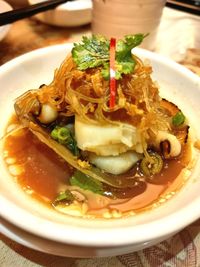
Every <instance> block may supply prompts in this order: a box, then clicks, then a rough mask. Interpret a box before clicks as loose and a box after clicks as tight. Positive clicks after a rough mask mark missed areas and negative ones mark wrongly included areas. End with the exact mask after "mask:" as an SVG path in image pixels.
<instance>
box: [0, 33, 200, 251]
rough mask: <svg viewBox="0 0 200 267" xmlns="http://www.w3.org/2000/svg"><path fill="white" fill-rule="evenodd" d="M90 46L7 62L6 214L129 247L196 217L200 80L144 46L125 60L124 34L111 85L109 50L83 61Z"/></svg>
mask: <svg viewBox="0 0 200 267" xmlns="http://www.w3.org/2000/svg"><path fill="white" fill-rule="evenodd" d="M137 37H138V36H137ZM140 37H141V36H140ZM134 38H135V37H133V39H134ZM85 41H86V40H85ZM87 41H88V42H89V41H91V40H90V39H89V38H88V39H87ZM101 41H102V40H101ZM129 41H130V39H129ZM102 42H103V41H102ZM126 42H127V40H126V39H125V41H124V43H125V44H126ZM97 43H98V42H97ZM133 43H134V42H133ZM83 44H84V42H83V43H81V44H77V45H75V46H74V47H73V45H71V44H68V45H62V46H54V47H49V48H45V49H41V50H38V51H35V52H31V53H29V54H27V55H24V56H22V57H20V58H18V59H15V60H14V61H11V62H9V63H7V64H6V65H4V66H3V67H2V71H1V73H2V75H1V84H3V88H6V89H4V90H2V91H1V94H2V97H1V101H2V104H1V114H3V116H2V124H1V133H2V136H4V138H3V139H2V144H1V149H2V158H1V169H2V175H1V185H2V186H1V207H3V208H2V209H1V216H2V217H3V218H5V219H7V220H8V221H10V222H11V223H14V224H15V225H16V226H17V227H20V228H22V229H24V230H26V231H28V232H30V233H32V234H34V235H37V236H40V237H42V238H46V239H49V240H53V241H57V242H60V243H64V244H71V245H76V246H77V245H78V246H83V247H85V246H89V247H90V253H91V255H92V254H95V253H96V255H98V252H97V251H104V252H102V253H103V255H114V254H120V253H121V254H123V253H126V252H129V251H134V250H136V249H141V248H143V247H145V246H147V245H152V244H155V243H157V242H159V241H161V240H163V239H165V238H167V237H168V236H170V235H172V234H174V233H175V232H177V231H179V230H180V229H182V228H183V227H184V226H186V225H187V224H189V223H190V222H192V221H194V220H195V219H197V218H198V216H199V214H198V212H197V209H196V207H197V205H199V201H200V199H199V197H198V186H197V185H198V183H199V181H198V175H199V168H200V167H199V141H198V140H199V135H200V132H199V131H200V130H199V126H198V117H199V108H198V101H199V98H200V91H199V79H198V77H196V76H195V75H194V74H192V73H190V71H188V70H186V69H184V68H183V67H181V66H179V65H178V64H176V63H174V62H171V61H170V60H168V59H166V58H163V57H161V56H159V55H156V54H154V53H151V52H147V51H145V50H141V49H133V50H132V54H131V59H130V58H129V60H128V63H131V64H129V65H128V67H129V69H128V71H127V68H126V69H125V70H124V69H123V68H122V66H121V67H119V68H118V66H120V64H121V65H123V64H124V65H125V64H127V62H126V60H123V64H122V60H121V58H119V44H117V46H116V48H115V53H116V56H117V57H116V59H117V60H118V62H117V64H118V66H117V68H114V72H115V79H114V86H110V84H111V83H113V82H111V78H112V71H110V69H109V68H111V67H110V66H111V65H112V64H111V63H112V62H111V58H109V57H108V58H106V56H105V62H104V63H103V65H101V64H100V65H98V66H94V65H92V66H91V67H88V62H87V64H86V65H81V64H82V63H84V61H81V59H82V58H81V56H82V55H83V53H82V51H83V47H82V46H83ZM105 46H106V48H105V49H107V50H106V51H108V47H109V44H108V43H107V41H106V44H105ZM72 49H73V50H72ZM131 49H132V47H131ZM71 50H72V54H70V53H71ZM80 51H81V53H82V54H79V52H80ZM130 51H131V50H130ZM130 51H129V52H130ZM110 54H111V53H110ZM66 56H67V58H66V59H65V61H64V63H62V65H61V67H60V68H58V67H59V65H60V63H61V62H62V61H63V59H64V58H65V57H66ZM77 59H78V60H77ZM79 59H80V60H79ZM126 59H127V58H126ZM141 59H142V60H143V61H142V60H141ZM146 59H148V62H146V61H145V60H146ZM106 60H107V61H106ZM117 60H116V61H117ZM108 61H109V62H110V65H109V64H107V63H108ZM80 62H81V63H80ZM98 64H99V63H98ZM108 65H109V66H108ZM124 65H123V67H124ZM151 66H152V67H151ZM56 68H57V70H56V71H55V72H54V70H55V69H56ZM102 69H103V71H102ZM152 69H153V74H152ZM123 71H124V72H123ZM109 74H110V77H109ZM163 74H165V75H163ZM117 75H118V76H117ZM8 77H13V78H12V79H10V78H8ZM109 79H110V80H109ZM155 81H156V82H155ZM158 84H159V86H158ZM36 88H39V89H36ZM188 88H190V89H189V90H188ZM113 92H114V93H113ZM133 92H134V93H133ZM111 95H114V97H111ZM102 99H103V100H102ZM5 131H6V133H5ZM14 214H15V215H14ZM186 214H187V216H186ZM188 214H190V216H189V215H188ZM36 223H37V224H38V223H39V225H40V227H35V225H36ZM105 248H108V250H106V251H107V252H106V254H105ZM119 248H120V250H119ZM92 250H93V253H92V252H91V251H92ZM74 251H76V250H74ZM109 251H110V252H109ZM119 251H120V252H119ZM74 253H75V255H76V256H78V255H77V252H74ZM90 253H89V254H90ZM109 253H110V254H109ZM86 254H87V255H86V256H88V255H89V254H88V252H87V253H86ZM70 255H72V254H71V252H70ZM75 255H73V256H75ZM101 255H102V254H101Z"/></svg>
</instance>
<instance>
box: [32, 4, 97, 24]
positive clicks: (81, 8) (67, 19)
mask: <svg viewBox="0 0 200 267" xmlns="http://www.w3.org/2000/svg"><path fill="white" fill-rule="evenodd" d="M44 1H46V0H43V1H41V0H29V3H30V4H31V5H33V4H37V3H39V2H44ZM91 13H92V0H74V1H70V2H67V3H65V4H62V5H59V6H58V7H57V8H55V9H54V10H49V11H46V12H43V13H39V14H37V15H36V16H35V17H36V18H37V19H38V20H40V21H42V22H44V23H47V24H50V25H55V26H61V27H77V26H82V25H86V24H88V23H90V22H91V17H92V15H91Z"/></svg>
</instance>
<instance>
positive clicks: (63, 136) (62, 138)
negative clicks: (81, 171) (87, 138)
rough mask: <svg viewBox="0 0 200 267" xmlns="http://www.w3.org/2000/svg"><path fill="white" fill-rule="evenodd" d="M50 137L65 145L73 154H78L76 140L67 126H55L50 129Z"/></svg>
mask: <svg viewBox="0 0 200 267" xmlns="http://www.w3.org/2000/svg"><path fill="white" fill-rule="evenodd" d="M51 137H52V138H53V139H54V140H56V141H58V143H60V144H62V145H64V146H66V147H67V148H68V149H69V150H70V151H71V152H72V153H73V154H74V155H75V156H78V155H79V149H78V147H77V143H76V140H75V139H74V137H73V135H72V132H71V130H70V129H69V128H68V127H67V126H63V127H61V126H56V127H55V128H54V129H53V130H52V131H51Z"/></svg>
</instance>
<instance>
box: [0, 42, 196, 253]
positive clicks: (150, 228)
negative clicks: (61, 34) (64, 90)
mask: <svg viewBox="0 0 200 267" xmlns="http://www.w3.org/2000/svg"><path fill="white" fill-rule="evenodd" d="M71 48H72V44H64V45H58V46H51V47H48V48H43V49H39V50H36V51H33V52H30V53H28V54H26V55H23V56H21V57H18V58H16V59H14V60H12V61H10V62H8V63H6V64H5V65H3V66H2V67H0V84H1V87H2V90H0V116H1V124H0V136H2V135H3V133H4V130H5V126H6V124H7V122H8V119H9V117H10V115H11V114H12V112H13V100H14V99H15V98H16V97H17V96H19V95H20V94H21V93H23V92H25V91H27V90H28V89H32V88H38V87H39V86H40V85H41V84H43V83H49V82H50V81H51V80H52V78H53V73H54V69H55V68H57V67H58V66H59V65H60V63H61V62H62V61H63V60H64V58H65V57H66V55H67V54H68V53H69V52H70V51H71ZM134 53H136V54H137V55H138V56H139V57H141V58H147V59H149V60H150V62H151V64H152V66H153V70H154V74H153V79H156V80H157V81H158V82H159V84H160V87H161V89H160V93H161V96H162V97H165V98H167V99H169V100H171V101H173V102H174V103H176V104H177V105H178V106H179V107H180V109H181V110H183V111H184V113H185V115H186V117H187V118H188V120H189V122H190V125H191V128H192V129H193V131H194V133H195V136H196V137H197V138H198V139H200V125H199V117H200V109H199V101H200V79H199V77H197V76H196V75H195V74H193V73H192V72H190V71H189V70H187V69H186V68H184V67H182V66H180V65H178V64H177V63H175V62H173V61H171V60H169V59H167V58H165V57H162V56H160V55H158V54H155V53H152V52H148V51H145V50H143V49H134ZM10 77H12V79H11V78H10ZM0 144H1V145H2V143H0ZM199 154H200V153H198V154H197V155H196V160H195V165H194V167H193V169H192V170H191V175H190V179H189V181H187V183H186V184H185V186H184V187H183V188H182V189H181V190H180V192H178V193H177V194H176V195H175V196H174V197H173V198H172V199H170V200H168V201H167V202H166V203H164V204H163V205H161V206H160V207H158V208H155V209H152V210H149V211H147V212H143V213H141V214H138V215H135V216H131V217H124V218H121V219H112V220H111V219H110V220H106V219H95V220H90V219H81V218H76V217H71V216H68V215H63V214H61V213H58V212H56V211H54V210H53V209H50V208H47V207H46V206H45V205H43V204H42V203H39V202H37V201H35V200H34V199H33V198H31V197H30V196H29V195H27V194H26V193H25V192H24V191H23V190H22V189H21V188H20V187H19V186H18V184H17V183H16V182H15V180H14V179H13V177H11V176H10V175H9V174H8V171H7V169H6V167H5V164H4V161H3V155H2V153H0V173H1V175H0V185H1V186H0V207H1V208H0V216H2V218H4V219H5V220H6V221H8V222H9V223H11V224H12V225H14V227H13V228H12V227H11V228H10V226H9V225H8V224H7V225H5V227H3V225H2V226H1V228H0V230H1V231H2V233H4V234H5V235H7V236H9V237H10V238H12V239H14V240H16V241H17V242H19V243H21V244H24V245H26V246H29V247H32V248H34V249H38V250H41V251H45V252H48V253H52V254H56V255H63V256H71V257H92V256H101V257H103V256H113V255H119V254H125V253H129V252H132V251H136V250H140V249H143V248H145V247H147V246H150V245H153V244H156V243H158V242H161V241H162V240H164V239H166V238H168V237H170V236H171V235H173V234H175V233H177V232H178V231H180V230H181V229H183V228H184V227H185V226H187V225H189V224H190V223H192V222H193V221H195V220H197V219H198V218H199V217H200V209H199V206H200V195H199V188H200V179H199V177H200V155H199ZM9 229H10V230H9ZM46 244H49V245H48V246H47V245H46ZM56 246H57V249H56Z"/></svg>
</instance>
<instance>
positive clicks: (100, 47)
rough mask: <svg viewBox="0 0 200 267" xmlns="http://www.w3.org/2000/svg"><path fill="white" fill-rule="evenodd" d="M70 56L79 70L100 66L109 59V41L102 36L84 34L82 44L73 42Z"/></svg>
mask: <svg viewBox="0 0 200 267" xmlns="http://www.w3.org/2000/svg"><path fill="white" fill-rule="evenodd" d="M72 57H73V59H74V61H75V62H76V64H77V65H78V68H79V69H80V70H86V69H88V68H95V67H98V66H101V65H103V64H104V63H105V62H106V61H108V60H109V41H108V40H107V39H106V38H104V37H103V36H98V35H94V36H92V38H88V37H86V36H84V37H83V38H82V44H74V48H73V49H72Z"/></svg>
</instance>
